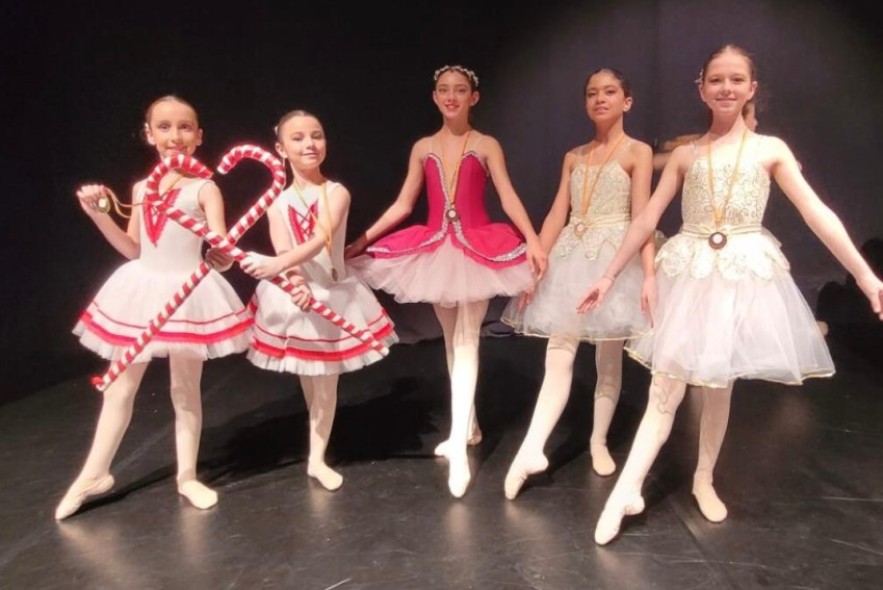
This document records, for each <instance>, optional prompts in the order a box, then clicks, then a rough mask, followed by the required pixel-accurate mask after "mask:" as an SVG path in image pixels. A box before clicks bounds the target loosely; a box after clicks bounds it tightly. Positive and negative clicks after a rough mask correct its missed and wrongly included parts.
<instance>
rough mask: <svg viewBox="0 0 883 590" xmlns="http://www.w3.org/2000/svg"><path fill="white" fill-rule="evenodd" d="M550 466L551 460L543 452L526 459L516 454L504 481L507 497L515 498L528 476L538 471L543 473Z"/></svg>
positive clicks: (504, 490)
mask: <svg viewBox="0 0 883 590" xmlns="http://www.w3.org/2000/svg"><path fill="white" fill-rule="evenodd" d="M548 468H549V460H548V459H547V458H546V456H545V455H543V454H542V453H540V454H539V455H538V456H536V457H533V458H524V459H522V458H521V457H519V456H518V455H516V456H515V460H514V461H512V465H511V466H510V467H509V471H508V473H506V479H505V480H504V481H503V493H504V494H505V496H506V498H507V499H508V500H514V499H515V497H516V496H518V492H520V491H521V488H522V486H523V485H524V482H526V481H527V478H528V477H530V476H531V475H534V474H536V473H542V472H543V471H545V470H546V469H548Z"/></svg>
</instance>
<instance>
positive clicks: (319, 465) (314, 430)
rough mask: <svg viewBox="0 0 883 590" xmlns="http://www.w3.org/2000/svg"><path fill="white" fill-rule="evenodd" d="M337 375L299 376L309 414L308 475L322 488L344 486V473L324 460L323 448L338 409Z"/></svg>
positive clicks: (325, 446) (326, 442) (326, 445)
mask: <svg viewBox="0 0 883 590" xmlns="http://www.w3.org/2000/svg"><path fill="white" fill-rule="evenodd" d="M337 381H338V375H322V376H315V377H307V376H303V375H302V376H301V377H300V385H301V389H303V392H304V401H305V402H306V405H307V409H308V410H309V414H310V456H309V459H308V460H307V475H309V476H310V477H313V478H315V479H316V480H317V481H318V482H319V483H320V484H322V486H323V487H324V488H325V489H328V490H336V489H338V488H339V487H340V486H341V485H343V476H341V475H340V474H339V473H338V472H337V471H335V470H333V469H331V467H329V466H328V464H327V463H325V450H326V449H327V448H328V439H329V438H330V436H331V427H332V425H333V424H334V414H335V413H336V411H337Z"/></svg>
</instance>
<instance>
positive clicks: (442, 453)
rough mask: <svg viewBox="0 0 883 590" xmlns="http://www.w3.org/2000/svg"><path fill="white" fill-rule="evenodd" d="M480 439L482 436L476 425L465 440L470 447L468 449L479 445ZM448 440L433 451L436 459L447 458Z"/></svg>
mask: <svg viewBox="0 0 883 590" xmlns="http://www.w3.org/2000/svg"><path fill="white" fill-rule="evenodd" d="M482 438H483V435H482V433H481V429H480V428H479V427H478V424H477V423H476V424H475V428H473V429H472V432H471V433H470V434H469V438H467V439H466V445H467V446H470V447H474V446H476V445H478V444H480V443H481V440H482ZM449 440H450V439H445V440H443V441H442V442H440V443H438V445H436V447H435V450H434V451H433V452H434V453H435V456H436V457H445V458H447V456H448V447H449V446H450V443H449V442H448V441H449Z"/></svg>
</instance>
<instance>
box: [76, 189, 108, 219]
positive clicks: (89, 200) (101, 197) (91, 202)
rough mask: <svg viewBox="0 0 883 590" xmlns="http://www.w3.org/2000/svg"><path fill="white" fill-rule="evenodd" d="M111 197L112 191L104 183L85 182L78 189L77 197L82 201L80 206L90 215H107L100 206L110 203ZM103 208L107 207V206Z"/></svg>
mask: <svg viewBox="0 0 883 590" xmlns="http://www.w3.org/2000/svg"><path fill="white" fill-rule="evenodd" d="M110 198H111V196H110V191H109V189H108V188H107V187H105V186H104V185H103V184H84V185H83V186H81V187H80V188H79V189H77V199H79V201H80V207H81V208H82V209H83V211H84V212H85V213H86V215H88V216H89V217H97V216H99V215H107V213H104V212H102V211H101V210H100V209H99V207H102V206H103V205H105V203H109V202H110ZM103 208H105V209H106V206H105V207H103Z"/></svg>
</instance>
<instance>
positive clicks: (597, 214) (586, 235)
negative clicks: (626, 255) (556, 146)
mask: <svg viewBox="0 0 883 590" xmlns="http://www.w3.org/2000/svg"><path fill="white" fill-rule="evenodd" d="M599 174H600V177H599V176H598V175H599ZM586 175H588V178H587V177H586ZM596 177H597V181H596ZM592 183H596V184H595V189H594V193H593V195H592V198H591V202H590V203H589V208H588V210H587V211H586V215H585V217H582V216H581V215H580V214H581V213H582V207H583V203H582V199H583V187H585V186H586V184H588V186H591V185H592ZM631 199H632V181H631V178H630V177H629V175H628V173H627V172H626V171H625V170H623V168H622V166H620V164H619V162H616V161H613V162H610V163H609V164H608V165H606V166H604V167H603V169H602V168H601V166H598V165H592V166H586V165H585V163H584V162H583V161H582V160H580V161H579V162H578V163H577V164H576V166H574V168H573V171H571V173H570V211H571V214H570V220H569V221H568V223H567V225H566V226H565V227H564V229H563V230H561V234H560V235H559V236H558V241H557V242H555V247H554V248H553V249H552V256H556V257H563V256H567V255H569V254H570V253H571V252H572V251H573V250H574V249H575V248H577V247H578V246H580V247H582V249H583V252H584V253H585V255H586V257H588V258H593V259H594V258H597V257H598V251H599V249H600V248H601V245H602V244H603V243H604V242H608V243H610V244H611V245H612V246H613V247H614V248H619V245H620V244H621V243H622V239H623V237H625V232H626V230H627V229H628V222H629V219H630V212H631ZM580 222H582V223H584V224H585V225H586V230H585V231H584V232H583V233H582V235H580V234H579V232H578V231H577V225H578V224H579V223H580Z"/></svg>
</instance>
